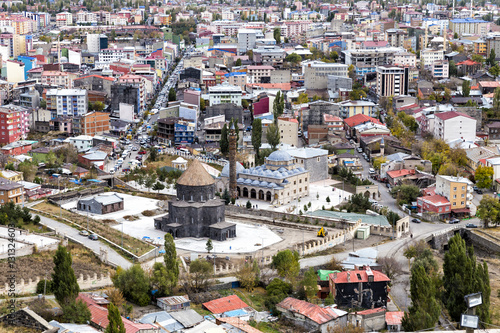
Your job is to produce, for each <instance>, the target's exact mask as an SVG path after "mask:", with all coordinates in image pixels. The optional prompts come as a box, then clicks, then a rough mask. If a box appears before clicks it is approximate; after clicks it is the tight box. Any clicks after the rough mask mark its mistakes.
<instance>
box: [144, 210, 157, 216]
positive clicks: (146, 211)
mask: <svg viewBox="0 0 500 333" xmlns="http://www.w3.org/2000/svg"><path fill="white" fill-rule="evenodd" d="M142 215H144V216H155V215H156V212H155V211H154V210H145V211H143V212H142Z"/></svg>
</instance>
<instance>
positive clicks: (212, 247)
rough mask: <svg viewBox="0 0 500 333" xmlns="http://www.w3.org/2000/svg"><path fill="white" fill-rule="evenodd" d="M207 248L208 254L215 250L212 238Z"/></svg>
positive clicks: (208, 241)
mask: <svg viewBox="0 0 500 333" xmlns="http://www.w3.org/2000/svg"><path fill="white" fill-rule="evenodd" d="M206 248H207V252H208V253H210V251H212V250H213V249H214V246H213V245H212V240H211V239H210V238H209V239H208V240H207V244H206Z"/></svg>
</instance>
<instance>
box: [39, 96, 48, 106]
mask: <svg viewBox="0 0 500 333" xmlns="http://www.w3.org/2000/svg"><path fill="white" fill-rule="evenodd" d="M46 107H47V101H46V100H45V99H43V98H42V99H41V100H40V108H42V109H45V108H46Z"/></svg>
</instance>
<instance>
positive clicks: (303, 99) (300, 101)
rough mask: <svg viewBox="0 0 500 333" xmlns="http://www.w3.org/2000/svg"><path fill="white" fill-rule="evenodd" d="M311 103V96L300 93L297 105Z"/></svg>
mask: <svg viewBox="0 0 500 333" xmlns="http://www.w3.org/2000/svg"><path fill="white" fill-rule="evenodd" d="M305 103H309V96H307V94H306V93H300V94H299V97H297V104H305Z"/></svg>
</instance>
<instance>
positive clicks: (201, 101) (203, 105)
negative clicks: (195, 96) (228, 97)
mask: <svg viewBox="0 0 500 333" xmlns="http://www.w3.org/2000/svg"><path fill="white" fill-rule="evenodd" d="M241 104H243V101H241ZM206 108H207V103H206V102H205V99H204V98H200V109H201V111H205V109H206Z"/></svg>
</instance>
